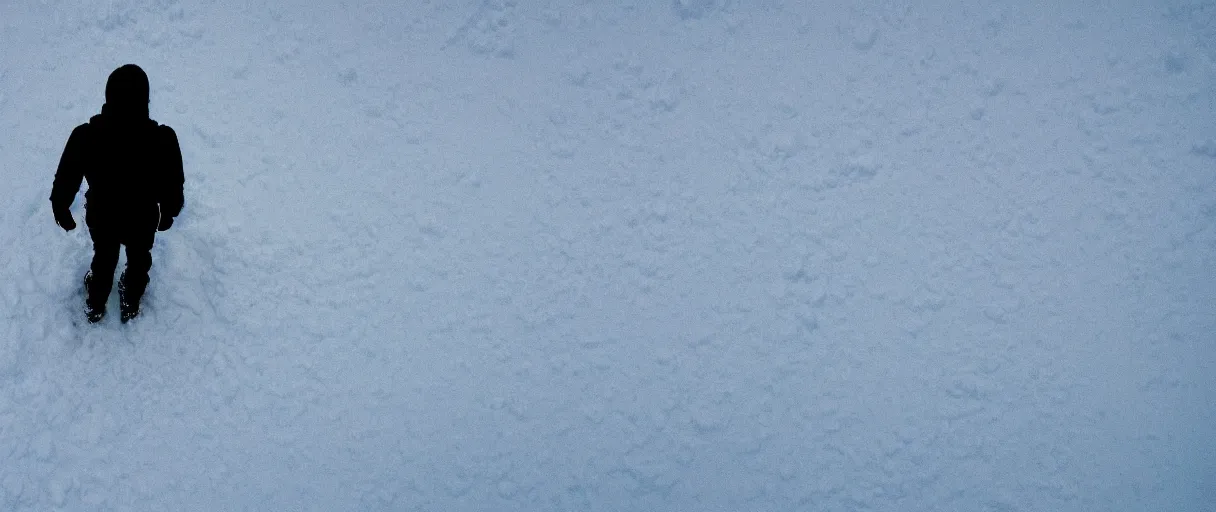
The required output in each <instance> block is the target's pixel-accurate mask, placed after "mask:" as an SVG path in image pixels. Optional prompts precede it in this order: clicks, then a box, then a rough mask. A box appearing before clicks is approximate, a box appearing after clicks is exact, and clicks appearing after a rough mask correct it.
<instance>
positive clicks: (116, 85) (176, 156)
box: [51, 64, 184, 322]
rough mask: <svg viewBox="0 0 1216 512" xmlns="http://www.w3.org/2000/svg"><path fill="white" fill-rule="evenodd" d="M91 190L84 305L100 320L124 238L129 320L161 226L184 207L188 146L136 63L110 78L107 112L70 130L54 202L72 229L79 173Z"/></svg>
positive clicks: (59, 218) (124, 311)
mask: <svg viewBox="0 0 1216 512" xmlns="http://www.w3.org/2000/svg"><path fill="white" fill-rule="evenodd" d="M81 179H85V180H88V182H89V189H88V191H87V192H85V217H84V220H85V224H87V225H88V226H89V235H90V236H91V237H92V239H93V264H92V265H91V266H90V268H89V271H88V273H86V274H85V278H84V285H85V292H86V297H85V313H86V314H87V316H88V319H89V321H90V322H98V321H100V320H101V319H102V317H103V316H104V315H105V312H106V299H107V298H108V297H109V295H110V288H111V287H112V286H113V284H114V268H115V267H116V266H117V265H118V246H119V245H124V246H126V248H127V268H126V270H124V271H123V273H122V277H121V278H120V279H119V283H118V299H119V301H118V302H119V309H120V313H121V319H122V321H123V322H126V321H128V320H130V319H131V318H134V317H135V315H138V314H139V301H140V299H141V298H142V297H143V295H144V290H145V289H146V288H147V286H148V270H149V269H150V268H152V242H153V240H154V239H155V237H156V232H157V231H164V230H167V229H169V227H170V226H172V225H173V219H174V217H177V214H178V213H180V212H181V209H182V202H183V200H182V183H183V181H184V178H183V175H182V153H181V148H180V147H179V146H178V144H177V134H176V133H174V131H173V129H172V128H169V127H168V126H164V125H161V124H157V123H156V121H153V120H151V119H149V118H148V75H146V74H144V71H143V70H142V69H140V68H139V66H136V65H134V64H127V65H125V66H122V67H120V68H118V69H116V70H114V72H113V73H111V74H110V78H109V80H108V81H107V82H106V103H105V105H103V106H102V107H101V114H98V115H95V116H93V117H92V118H91V119H89V122H87V123H85V124H82V125H80V126H77V127H76V129H75V130H72V135H71V137H69V138H68V143H67V147H65V148H64V150H63V157H62V158H60V160H59V169H58V170H57V171H56V172H55V184H54V187H53V188H52V190H51V210H52V211H53V212H54V213H55V222H56V223H57V224H59V226H60V227H62V228H63V229H64V230H65V231H71V230H73V229H75V228H76V221H75V220H73V219H72V213H71V207H72V201H73V200H74V199H75V197H76V192H78V191H79V190H80V180H81Z"/></svg>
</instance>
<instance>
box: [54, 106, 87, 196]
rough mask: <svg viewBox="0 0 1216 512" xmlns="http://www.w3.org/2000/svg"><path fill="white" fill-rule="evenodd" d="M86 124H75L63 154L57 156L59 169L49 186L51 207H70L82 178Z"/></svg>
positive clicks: (84, 163) (84, 159) (84, 161)
mask: <svg viewBox="0 0 1216 512" xmlns="http://www.w3.org/2000/svg"><path fill="white" fill-rule="evenodd" d="M87 126H88V125H80V126H77V127H76V129H75V130H72V135H71V136H70V137H68V143H67V146H66V147H64V148H63V156H61V157H59V169H58V170H56V171H55V183H54V185H53V186H52V187H51V209H52V210H54V211H59V210H66V209H69V208H71V207H72V202H73V201H75V200H76V193H77V192H79V191H80V182H81V181H82V180H83V179H84V169H85V165H86V155H85V149H84V148H85V145H86V140H85V139H86V138H87V137H88V133H87V128H86V127H87Z"/></svg>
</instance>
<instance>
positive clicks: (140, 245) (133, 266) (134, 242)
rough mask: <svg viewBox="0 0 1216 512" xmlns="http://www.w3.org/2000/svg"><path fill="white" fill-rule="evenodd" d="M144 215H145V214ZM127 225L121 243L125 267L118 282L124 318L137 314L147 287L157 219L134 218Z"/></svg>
mask: <svg viewBox="0 0 1216 512" xmlns="http://www.w3.org/2000/svg"><path fill="white" fill-rule="evenodd" d="M145 217H146V216H145ZM136 220H137V221H136V222H132V223H131V224H129V225H128V228H129V229H127V230H126V233H124V236H123V240H122V243H123V245H124V246H126V249H127V268H126V269H125V270H123V273H122V278H121V279H120V280H119V283H118V286H119V288H118V291H119V299H120V306H121V308H122V316H123V319H124V320H128V319H130V318H131V317H134V316H135V315H137V314H139V301H140V300H141V299H143V296H144V291H145V290H146V289H147V287H148V271H149V270H151V268H152V244H153V242H154V241H155V239H156V225H155V222H154V221H156V220H157V219H155V218H152V219H151V220H152V221H153V222H143V220H144V219H136Z"/></svg>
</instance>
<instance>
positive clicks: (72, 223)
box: [55, 210, 76, 231]
mask: <svg viewBox="0 0 1216 512" xmlns="http://www.w3.org/2000/svg"><path fill="white" fill-rule="evenodd" d="M55 224H59V227H61V228H63V230H64V231H71V230H73V229H76V219H73V218H72V211H71V210H56V211H55Z"/></svg>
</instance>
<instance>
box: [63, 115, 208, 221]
mask: <svg viewBox="0 0 1216 512" xmlns="http://www.w3.org/2000/svg"><path fill="white" fill-rule="evenodd" d="M107 107H108V105H107ZM110 110H111V109H108V108H105V107H103V108H102V113H101V114H99V115H96V116H93V117H92V118H91V119H90V120H89V122H87V123H85V124H82V125H80V126H77V127H76V129H75V130H72V135H71V136H70V137H68V143H67V146H66V147H65V148H64V150H63V156H62V157H61V158H60V159H59V169H58V170H57V171H56V172H55V183H54V186H53V187H52V189H51V208H52V209H54V211H63V210H67V209H69V208H70V207H71V206H72V201H73V200H74V199H75V197H76V192H78V191H79V190H80V182H81V179H85V180H88V183H89V190H88V192H86V193H85V198H86V201H87V205H88V206H87V207H88V209H89V210H90V212H91V213H94V212H97V211H104V212H114V213H118V212H131V211H139V210H143V209H144V208H147V207H151V206H152V205H158V206H159V207H160V215H161V217H166V216H168V217H177V215H178V214H179V213H181V210H182V205H183V202H184V200H183V197H182V185H183V182H184V181H185V178H184V176H183V174H182V152H181V147H180V146H179V145H178V142H177V133H175V132H174V131H173V129H172V128H170V127H168V126H165V125H162V124H158V123H157V122H156V121H153V120H151V119H148V118H147V117H146V116H128V115H121V114H118V113H115V112H112V111H110Z"/></svg>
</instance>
